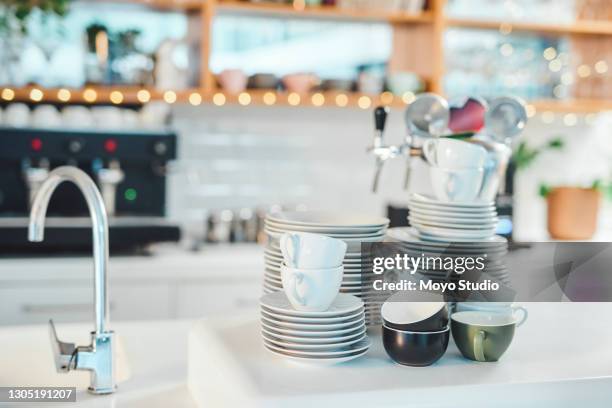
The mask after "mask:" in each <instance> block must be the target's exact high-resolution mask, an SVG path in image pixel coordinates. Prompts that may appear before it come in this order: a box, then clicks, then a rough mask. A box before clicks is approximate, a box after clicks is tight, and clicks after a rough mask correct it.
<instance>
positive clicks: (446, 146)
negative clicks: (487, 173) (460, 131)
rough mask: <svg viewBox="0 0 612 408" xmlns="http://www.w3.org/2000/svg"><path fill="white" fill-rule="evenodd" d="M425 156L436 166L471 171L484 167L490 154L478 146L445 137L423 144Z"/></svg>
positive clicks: (428, 140) (429, 140)
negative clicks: (471, 169) (470, 169)
mask: <svg viewBox="0 0 612 408" xmlns="http://www.w3.org/2000/svg"><path fill="white" fill-rule="evenodd" d="M423 155H424V156H425V159H426V160H427V162H428V163H429V164H431V165H434V166H440V167H446V168H448V169H469V168H480V167H484V165H485V163H486V160H487V156H488V153H487V150H486V149H485V148H484V147H482V146H479V145H477V144H473V143H468V142H464V141H461V140H455V139H450V138H445V137H443V138H440V139H427V140H426V141H425V142H424V143H423Z"/></svg>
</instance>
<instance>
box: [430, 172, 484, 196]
mask: <svg viewBox="0 0 612 408" xmlns="http://www.w3.org/2000/svg"><path fill="white" fill-rule="evenodd" d="M429 175H430V177H431V184H432V188H433V191H434V194H435V195H436V197H437V198H438V200H440V201H446V202H469V201H474V200H476V199H477V198H478V195H479V193H480V189H481V187H482V180H483V177H484V170H483V169H482V168H473V169H447V168H443V167H436V166H430V167H429Z"/></svg>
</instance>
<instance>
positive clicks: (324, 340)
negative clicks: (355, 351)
mask: <svg viewBox="0 0 612 408" xmlns="http://www.w3.org/2000/svg"><path fill="white" fill-rule="evenodd" d="M261 331H262V332H263V333H266V334H268V335H270V336H274V337H276V338H279V339H281V340H284V341H288V342H291V343H300V344H334V343H341V342H344V341H348V340H354V339H362V338H363V336H365V334H366V328H365V327H362V328H361V330H359V331H355V332H354V333H349V334H346V335H344V336H336V337H333V336H330V337H301V336H291V335H286V334H280V333H275V332H273V331H270V330H269V329H267V328H265V327H264V326H262V327H261Z"/></svg>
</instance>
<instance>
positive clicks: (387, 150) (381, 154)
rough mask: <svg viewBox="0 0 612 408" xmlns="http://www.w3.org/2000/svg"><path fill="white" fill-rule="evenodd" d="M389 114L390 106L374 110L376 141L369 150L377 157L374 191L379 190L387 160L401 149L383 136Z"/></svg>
mask: <svg viewBox="0 0 612 408" xmlns="http://www.w3.org/2000/svg"><path fill="white" fill-rule="evenodd" d="M388 114H389V108H388V107H384V106H379V107H377V108H376V109H375V110H374V123H375V132H374V143H373V145H372V146H371V147H369V148H368V152H372V153H373V154H374V156H375V157H376V169H375V172H374V181H373V183H372V192H374V193H375V192H376V191H377V190H378V181H379V179H380V174H381V172H382V168H383V166H384V164H385V162H386V161H387V160H389V159H392V158H394V157H396V156H397V155H398V154H399V149H398V147H397V146H392V145H385V144H384V137H383V136H384V132H385V124H386V122H387V116H388Z"/></svg>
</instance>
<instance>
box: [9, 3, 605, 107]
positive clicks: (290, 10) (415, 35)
mask: <svg viewBox="0 0 612 408" xmlns="http://www.w3.org/2000/svg"><path fill="white" fill-rule="evenodd" d="M109 1H116V0H109ZM129 1H130V2H132V3H137V4H142V5H146V6H148V7H152V8H156V9H161V10H182V11H184V12H185V13H187V15H188V16H189V25H190V29H189V31H190V33H191V34H190V35H191V40H192V41H196V42H198V43H199V46H200V54H201V56H200V72H199V74H200V75H199V84H198V85H197V87H196V88H194V89H189V90H182V91H173V90H167V91H164V90H156V89H149V88H137V87H121V86H111V87H88V88H85V89H72V90H71V89H61V90H60V89H42V88H39V87H27V88H22V89H11V88H6V89H1V88H0V102H2V101H4V102H6V101H13V100H15V101H26V102H32V103H37V102H47V103H85V104H96V103H104V104H118V105H121V104H142V103H146V102H148V101H149V100H164V101H166V102H167V103H191V104H193V105H199V104H201V103H213V104H216V105H225V104H233V103H237V104H241V105H245V106H247V105H264V106H265V105H280V106H314V107H322V106H335V107H358V108H362V109H370V108H371V106H372V105H374V104H379V103H384V104H387V105H391V106H393V107H397V108H401V107H404V106H405V105H406V104H408V103H410V102H411V100H412V99H413V97H414V95H411V94H407V95H403V96H393V95H391V94H390V93H388V92H385V93H383V94H380V95H364V94H359V93H345V92H311V93H308V94H303V95H298V94H292V93H287V92H280V91H277V90H247V91H246V92H244V93H242V94H240V95H231V94H227V93H225V92H224V91H223V90H222V89H219V88H218V87H217V84H216V81H215V79H214V75H213V73H212V72H211V71H210V69H209V60H210V53H211V31H212V22H213V21H214V18H215V17H216V16H217V15H245V16H261V17H273V18H306V19H317V20H334V21H343V22H350V21H355V22H363V21H373V22H374V21H376V22H387V23H389V24H390V25H391V27H392V30H393V45H392V50H393V51H392V55H391V58H390V60H389V70H390V71H391V72H394V71H412V72H415V73H417V74H419V75H420V76H421V77H423V78H425V79H426V83H427V90H428V91H431V92H436V93H442V79H443V76H444V50H443V36H444V32H445V30H446V29H447V28H451V27H459V28H473V29H483V30H500V31H502V32H534V33H538V34H542V35H550V36H570V39H574V38H575V41H574V42H575V43H576V44H579V41H580V40H582V39H584V38H599V37H601V38H606V39H607V38H609V36H612V22H608V21H578V22H576V23H574V24H568V25H550V24H540V23H527V22H511V21H484V20H477V19H455V18H447V17H446V16H445V13H444V7H445V2H446V0H429V1H428V9H427V10H424V11H423V12H421V13H418V14H411V13H405V12H391V11H385V10H362V9H345V8H340V7H336V6H306V5H305V2H304V1H303V0H295V1H294V3H293V4H275V3H251V2H247V1H239V0H129ZM408 49H409V50H410V52H406V50H408ZM94 94H95V98H93V97H92V95H94ZM68 95H69V98H68ZM531 105H532V111H534V110H536V111H553V112H556V111H558V112H596V111H601V110H607V109H612V100H584V99H574V100H543V101H533V102H531Z"/></svg>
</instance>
